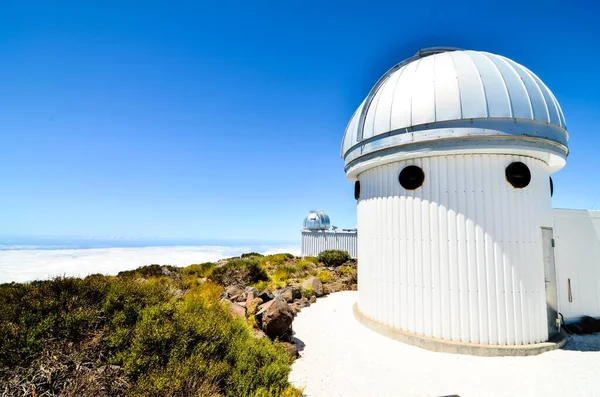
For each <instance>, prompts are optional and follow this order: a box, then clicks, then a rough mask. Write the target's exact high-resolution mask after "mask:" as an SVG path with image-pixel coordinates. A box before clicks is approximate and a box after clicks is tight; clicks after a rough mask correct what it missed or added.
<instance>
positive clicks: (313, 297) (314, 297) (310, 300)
mask: <svg viewBox="0 0 600 397" xmlns="http://www.w3.org/2000/svg"><path fill="white" fill-rule="evenodd" d="M316 301H317V297H316V296H314V295H313V296H311V297H310V299H309V300H308V303H310V304H311V305H312V304H313V303H315V302H316Z"/></svg>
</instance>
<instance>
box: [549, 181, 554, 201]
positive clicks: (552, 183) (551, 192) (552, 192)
mask: <svg viewBox="0 0 600 397" xmlns="http://www.w3.org/2000/svg"><path fill="white" fill-rule="evenodd" d="M548 178H549V179H550V197H552V196H553V195H554V182H552V177H551V176H549V177H548Z"/></svg>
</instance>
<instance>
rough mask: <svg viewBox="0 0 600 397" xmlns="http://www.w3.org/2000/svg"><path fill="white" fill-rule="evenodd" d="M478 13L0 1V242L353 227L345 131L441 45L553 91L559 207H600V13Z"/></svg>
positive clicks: (457, 8) (441, 7)
mask: <svg viewBox="0 0 600 397" xmlns="http://www.w3.org/2000/svg"><path fill="white" fill-rule="evenodd" d="M473 3H475V2H473ZM51 4H52V5H51ZM142 4H143V6H142ZM477 4H480V5H473V4H471V5H467V4H463V5H461V4H460V3H457V2H446V1H443V2H435V1H424V2H399V1H393V2H380V1H369V2H364V1H360V2H350V1H345V2H341V1H335V2H333V1H331V2H322V1H283V2H281V1H278V2H275V1H273V2H264V1H250V2H248V1H234V2H230V1H200V2H198V1H196V2H187V3H186V2H175V1H172V2H166V1H163V2H152V1H147V2H143V3H142V2H135V3H128V2H126V1H119V2H112V1H102V2H93V1H89V2H88V1H86V2H82V1H57V2H47V1H29V2H22V1H16V0H15V1H8V0H5V1H3V2H2V4H1V5H0V55H1V58H0V183H1V185H0V186H2V187H1V188H0V235H25V236H27V235H48V234H49V235H81V236H98V237H107V236H115V235H116V236H135V237H157V236H171V237H204V238H231V239H242V238H260V239H266V240H296V239H298V231H299V229H300V227H301V222H302V219H303V217H304V216H305V214H306V212H307V211H308V210H309V209H311V208H313V207H314V208H322V209H324V210H326V211H327V212H328V213H329V214H330V216H331V218H332V221H333V224H334V225H337V226H340V227H353V226H355V225H356V203H355V201H354V199H353V187H352V185H351V184H350V183H349V182H347V180H346V179H345V175H344V172H343V161H342V160H341V159H340V158H339V147H340V143H341V139H342V135H343V131H344V128H345V126H346V123H347V121H348V119H349V118H350V116H351V115H352V113H353V111H354V110H355V108H356V106H358V104H359V103H360V101H361V100H362V99H363V97H364V96H365V95H366V94H367V93H368V91H369V89H370V88H371V86H372V85H373V84H374V83H375V81H376V80H377V79H378V78H379V77H380V75H381V74H383V73H384V72H385V71H386V70H387V69H388V68H389V67H390V66H392V65H393V64H394V63H396V62H398V61H400V60H402V59H404V58H406V57H408V56H411V55H413V54H414V53H415V52H416V51H417V50H418V49H420V48H423V47H430V46H438V45H441V46H455V47H462V48H469V49H479V50H487V51H491V52H495V53H499V54H502V55H505V56H508V57H509V58H512V59H514V60H515V61H517V62H519V63H522V64H524V65H525V66H527V67H528V68H530V69H531V70H533V71H534V72H535V73H536V74H537V75H538V76H540V77H541V78H542V80H544V82H545V83H546V84H547V85H548V86H549V87H550V89H551V90H552V91H553V92H554V94H555V95H556V97H557V98H558V100H559V102H560V104H561V106H562V109H563V111H564V113H565V115H566V120H567V126H568V129H569V133H570V136H571V140H570V150H571V154H570V156H569V159H568V163H567V167H566V168H565V169H563V170H562V171H560V172H559V173H558V174H556V175H555V176H554V180H555V195H554V199H553V204H554V206H556V207H575V208H590V207H592V206H593V205H594V204H595V205H596V207H597V208H600V199H598V197H599V195H600V161H598V156H599V155H600V127H599V123H598V119H599V118H600V96H599V95H598V92H600V78H599V77H598V70H597V69H598V62H599V59H598V57H599V55H598V42H599V41H600V24H598V21H597V16H598V13H599V12H600V5H599V4H600V3H598V2H596V1H591V0H590V1H573V2H569V3H568V7H565V5H566V4H567V3H565V2H559V1H543V2H542V1H539V2H535V1H534V2H531V1H518V2H513V3H511V2H507V1H504V2H489V4H490V5H489V6H484V5H483V4H486V2H477ZM597 199H598V202H596V200H597Z"/></svg>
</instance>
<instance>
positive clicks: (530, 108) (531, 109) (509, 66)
mask: <svg viewBox="0 0 600 397" xmlns="http://www.w3.org/2000/svg"><path fill="white" fill-rule="evenodd" d="M492 55H494V54H492ZM496 58H497V59H498V60H499V61H501V62H504V64H506V67H507V68H508V69H509V70H510V71H512V72H513V73H514V74H515V76H517V80H518V81H519V82H520V83H521V86H522V87H523V92H525V96H526V97H527V103H529V112H530V114H531V119H532V120H535V118H534V117H533V105H532V104H531V98H529V91H527V86H526V85H525V83H524V82H523V79H522V78H521V76H520V75H519V73H518V72H517V70H516V69H515V68H514V67H513V66H512V65H511V64H510V62H508V60H507V58H505V57H503V56H501V55H496ZM513 117H514V113H513Z"/></svg>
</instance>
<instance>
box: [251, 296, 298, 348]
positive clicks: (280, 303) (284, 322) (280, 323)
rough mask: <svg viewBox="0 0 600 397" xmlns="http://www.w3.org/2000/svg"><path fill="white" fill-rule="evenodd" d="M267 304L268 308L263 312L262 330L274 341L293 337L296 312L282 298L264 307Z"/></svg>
mask: <svg viewBox="0 0 600 397" xmlns="http://www.w3.org/2000/svg"><path fill="white" fill-rule="evenodd" d="M267 304H268V306H266V307H265V308H264V309H263V311H262V318H261V324H262V330H263V331H264V332H265V334H267V336H269V337H270V338H272V339H275V338H279V339H282V340H288V339H289V338H290V337H291V335H292V321H293V320H294V312H293V311H292V309H291V308H290V307H289V305H288V304H287V303H286V302H285V301H284V300H283V298H281V297H277V298H275V299H273V301H271V302H267V303H266V304H263V306H264V305H267ZM259 313H261V312H259Z"/></svg>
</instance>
